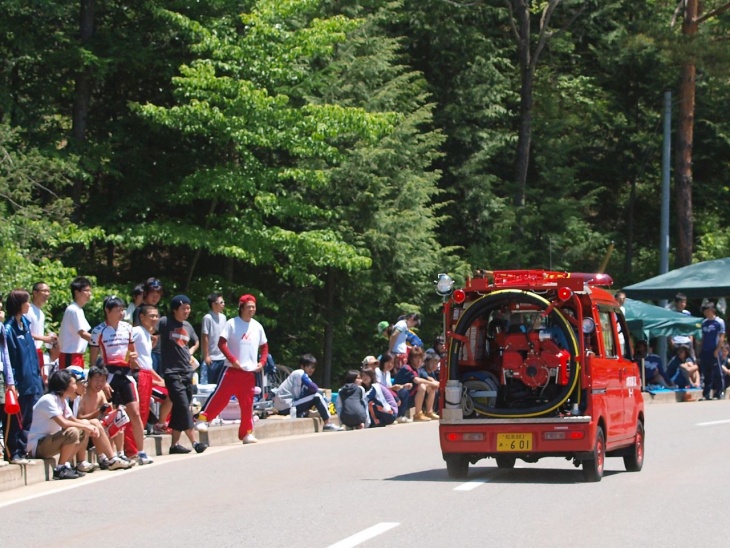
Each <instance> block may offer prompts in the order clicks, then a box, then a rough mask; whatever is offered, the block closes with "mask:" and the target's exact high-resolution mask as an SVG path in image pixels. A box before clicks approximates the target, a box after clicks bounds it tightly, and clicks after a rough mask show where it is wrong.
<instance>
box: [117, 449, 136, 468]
mask: <svg viewBox="0 0 730 548" xmlns="http://www.w3.org/2000/svg"><path fill="white" fill-rule="evenodd" d="M117 458H118V459H121V460H122V461H124V462H125V463H127V464H128V465H129V466H128V468H131V467H132V466H134V465H135V464H137V460H136V459H134V458H131V459H130V458H129V457H128V456H127V455H125V454H124V453H119V454H118V455H117Z"/></svg>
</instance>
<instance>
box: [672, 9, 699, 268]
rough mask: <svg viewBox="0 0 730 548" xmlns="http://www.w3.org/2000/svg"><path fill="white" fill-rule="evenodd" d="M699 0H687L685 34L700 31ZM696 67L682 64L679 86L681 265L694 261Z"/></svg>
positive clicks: (678, 248) (678, 200) (678, 196)
mask: <svg viewBox="0 0 730 548" xmlns="http://www.w3.org/2000/svg"><path fill="white" fill-rule="evenodd" d="M698 4H699V0H687V6H686V8H685V13H684V22H683V23H682V34H683V35H684V36H688V37H690V39H691V37H692V36H694V35H696V34H697V26H698V25H697V15H698V13H699V6H698ZM695 84H696V67H695V64H694V62H692V61H691V60H690V61H688V62H685V63H683V64H682V69H681V80H680V88H679V127H678V129H677V167H676V174H675V177H676V185H675V190H676V200H677V228H678V231H679V238H678V243H677V257H676V261H677V264H676V266H677V267H681V266H686V265H688V264H690V263H691V262H692V251H693V240H694V220H693V213H692V144H693V139H694V116H695Z"/></svg>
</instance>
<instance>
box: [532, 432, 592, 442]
mask: <svg viewBox="0 0 730 548" xmlns="http://www.w3.org/2000/svg"><path fill="white" fill-rule="evenodd" d="M542 437H543V439H545V440H582V439H584V438H585V437H586V435H585V432H583V431H581V430H567V431H566V430H563V431H558V432H543V434H542Z"/></svg>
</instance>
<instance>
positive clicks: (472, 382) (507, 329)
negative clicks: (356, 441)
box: [437, 270, 644, 481]
mask: <svg viewBox="0 0 730 548" xmlns="http://www.w3.org/2000/svg"><path fill="white" fill-rule="evenodd" d="M611 284H612V280H611V278H610V277H609V276H607V275H605V274H585V273H567V272H551V271H545V270H504V271H493V272H492V271H478V272H477V274H476V276H474V277H473V278H470V279H468V280H467V282H466V284H465V286H464V287H463V288H459V289H456V290H453V282H452V281H451V279H450V278H449V277H448V276H447V275H440V277H439V281H438V286H437V287H438V289H437V290H438V292H439V293H440V294H441V295H442V296H443V297H444V300H445V302H444V322H445V331H446V339H447V347H448V357H447V360H446V363H445V364H442V367H441V377H440V378H441V381H440V382H441V390H440V413H441V420H440V425H439V436H440V442H441V450H442V452H443V457H444V460H445V461H446V467H447V470H448V473H449V476H450V477H452V478H463V477H466V475H467V474H468V470H469V464H470V463H472V464H473V463H475V462H477V461H478V460H480V459H483V458H494V459H495V460H496V462H497V466H498V467H499V468H512V467H514V465H515V462H516V460H517V459H518V458H519V459H522V460H523V461H526V462H536V461H538V460H539V459H541V458H543V457H565V458H567V459H570V460H572V461H573V463H574V465H575V466H576V467H578V466H582V470H583V476H584V479H585V480H587V481H600V480H601V478H602V476H603V467H604V461H605V458H606V457H614V456H616V457H618V456H620V457H623V459H624V465H625V467H626V469H627V470H628V471H632V472H638V471H639V470H641V467H642V465H643V462H644V400H643V397H642V394H641V389H640V385H641V383H640V376H639V369H638V367H637V364H636V363H635V362H634V361H633V360H632V350H631V345H630V342H629V331H628V328H627V325H626V321H625V319H624V316H623V313H622V312H621V309H620V308H619V305H618V303H617V302H616V301H615V299H614V298H613V296H612V295H611V294H610V293H609V292H608V291H607V290H606V289H604V287H606V286H610V285H611Z"/></svg>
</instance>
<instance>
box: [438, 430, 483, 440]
mask: <svg viewBox="0 0 730 548" xmlns="http://www.w3.org/2000/svg"><path fill="white" fill-rule="evenodd" d="M446 441H484V433H482V432H449V433H448V434H446Z"/></svg>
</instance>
